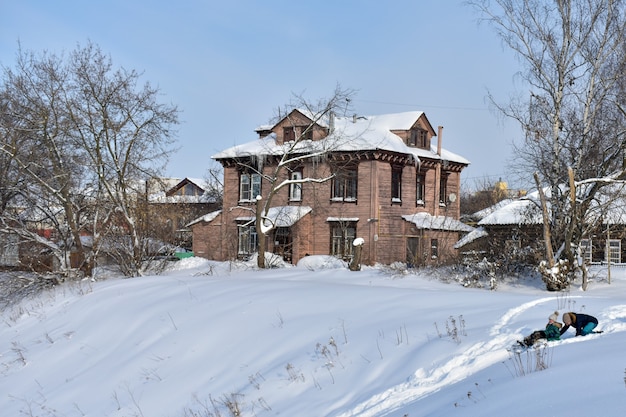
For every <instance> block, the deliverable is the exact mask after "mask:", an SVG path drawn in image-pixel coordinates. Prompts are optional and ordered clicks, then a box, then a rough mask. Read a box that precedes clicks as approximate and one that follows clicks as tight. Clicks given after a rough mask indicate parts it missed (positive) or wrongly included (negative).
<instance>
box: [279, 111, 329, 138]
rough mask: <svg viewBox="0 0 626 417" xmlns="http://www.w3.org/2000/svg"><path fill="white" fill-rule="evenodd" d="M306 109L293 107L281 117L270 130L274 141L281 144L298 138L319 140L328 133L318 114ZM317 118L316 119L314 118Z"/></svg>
mask: <svg viewBox="0 0 626 417" xmlns="http://www.w3.org/2000/svg"><path fill="white" fill-rule="evenodd" d="M305 113H309V112H307V111H306V110H299V109H295V110H292V111H291V113H289V114H288V115H287V116H285V117H283V118H282V119H281V120H280V121H279V122H278V123H276V124H275V125H274V126H273V127H272V128H271V129H270V130H271V132H272V133H274V135H275V136H276V143H277V144H282V143H285V142H288V141H290V140H296V139H300V138H305V139H310V140H319V139H322V138H324V137H326V136H327V135H328V129H327V128H326V124H325V123H324V122H322V120H321V119H320V118H319V116H317V115H314V114H310V115H308V116H307V115H305ZM316 118H317V120H316Z"/></svg>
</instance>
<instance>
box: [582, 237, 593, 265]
mask: <svg viewBox="0 0 626 417" xmlns="http://www.w3.org/2000/svg"><path fill="white" fill-rule="evenodd" d="M591 252H592V251H591V239H581V241H580V255H581V256H582V258H583V259H584V260H585V263H587V265H589V264H591Z"/></svg>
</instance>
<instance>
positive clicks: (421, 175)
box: [415, 171, 426, 206]
mask: <svg viewBox="0 0 626 417" xmlns="http://www.w3.org/2000/svg"><path fill="white" fill-rule="evenodd" d="M415 202H416V203H417V204H418V205H422V206H423V205H424V204H425V203H426V173H425V172H420V171H417V173H416V175H415Z"/></svg>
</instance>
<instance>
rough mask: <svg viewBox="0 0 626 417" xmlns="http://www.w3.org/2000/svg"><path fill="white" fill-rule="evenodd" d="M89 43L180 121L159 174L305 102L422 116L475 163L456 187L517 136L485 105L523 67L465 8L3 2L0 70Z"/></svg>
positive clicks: (242, 138) (502, 162) (192, 166)
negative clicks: (28, 56) (332, 98)
mask: <svg viewBox="0 0 626 417" xmlns="http://www.w3.org/2000/svg"><path fill="white" fill-rule="evenodd" d="M88 40H90V41H92V42H93V43H95V44H97V45H99V46H100V48H101V49H102V50H103V52H104V53H106V54H109V55H110V56H111V58H112V59H113V63H114V65H115V66H116V67H125V68H128V69H135V70H137V71H140V72H143V80H144V81H149V82H151V83H152V84H154V85H157V86H159V88H160V89H161V93H162V94H163V96H162V98H161V99H162V101H167V102H171V103H173V104H175V105H177V106H178V107H179V109H180V110H181V121H182V124H181V125H180V126H179V135H178V141H179V146H180V147H181V149H180V150H179V151H178V152H177V153H176V154H175V155H173V156H172V158H171V162H170V164H169V166H168V169H167V172H166V174H167V175H170V176H175V177H194V178H200V177H203V176H204V175H205V173H206V170H207V168H208V167H209V166H210V156H211V155H213V154H215V153H217V152H218V151H220V150H222V149H224V148H226V147H229V146H232V145H235V144H239V143H244V142H248V141H250V140H254V139H256V134H255V132H254V129H255V128H256V127H257V126H259V125H261V124H264V123H267V122H268V121H269V119H270V118H271V117H272V116H274V114H275V111H276V109H277V108H278V107H282V106H283V105H285V104H286V103H288V102H289V101H291V99H292V97H293V94H294V93H297V94H303V95H304V96H305V97H306V98H308V99H309V100H311V101H317V100H318V99H319V98H323V97H328V96H329V95H330V94H332V92H333V90H334V88H335V86H336V85H337V84H339V85H341V86H342V87H343V88H348V89H354V90H356V92H357V94H356V96H355V97H354V100H353V107H354V111H355V112H357V113H359V114H362V115H368V114H383V113H396V112H403V111H411V110H422V111H424V112H426V115H427V117H428V118H429V120H430V122H431V124H432V125H433V126H435V127H436V126H438V125H442V126H444V131H443V146H444V148H446V149H448V150H450V151H452V152H455V153H458V154H460V155H462V156H463V157H465V158H467V159H469V160H470V161H471V162H472V164H471V165H470V167H469V168H467V169H466V170H464V171H463V182H464V185H467V186H472V185H473V184H474V183H475V182H477V181H478V182H483V181H484V180H485V179H488V180H490V181H495V180H497V179H498V178H503V179H504V180H506V181H507V182H509V183H510V184H511V185H514V182H515V181H514V178H513V177H512V176H510V175H509V173H508V172H507V168H506V167H507V166H508V165H509V164H510V160H511V157H512V154H511V143H512V142H513V141H514V140H516V139H518V138H519V137H520V131H519V129H518V127H517V125H515V124H514V123H513V122H512V121H503V120H501V117H499V116H498V115H497V114H495V113H494V112H493V111H492V110H490V105H489V103H488V102H487V101H486V95H487V92H488V91H490V92H491V93H492V94H493V95H494V96H495V97H496V98H497V99H498V100H499V101H500V102H506V101H508V98H509V97H510V96H511V95H513V94H514V93H515V92H516V91H517V90H519V89H520V86H519V83H518V82H516V81H515V74H516V72H517V71H519V69H520V67H519V64H518V62H517V61H516V59H515V58H514V56H513V55H512V53H511V52H510V51H509V50H506V49H504V48H503V46H502V44H501V42H500V40H499V39H498V38H496V36H495V35H494V34H493V32H492V31H491V30H490V28H489V27H488V26H486V25H478V24H477V16H476V15H475V14H474V12H473V10H471V9H469V8H468V7H467V6H464V5H463V2H462V1H460V0H421V1H414V0H388V1H385V2H382V1H370V0H365V1H357V0H345V1H342V0H336V1H332V2H331V1H320V2H314V3H312V2H294V1H283V0H268V1H253V0H241V1H238V0H232V1H212V0H209V1H200V0H179V1H176V2H172V1H161V0H158V1H157V0H152V1H148V0H132V1H129V0H110V1H82V0H81V1H78V0H60V1H54V2H52V1H46V0H21V1H11V0H0V64H1V65H3V66H10V67H11V66H13V65H14V63H15V56H16V53H17V49H18V42H19V43H21V46H22V49H25V50H32V51H36V52H37V51H44V50H47V51H49V52H55V53H57V54H61V53H63V52H69V51H71V50H73V49H75V48H76V46H77V45H78V44H81V45H84V44H85V43H86V42H87V41H88Z"/></svg>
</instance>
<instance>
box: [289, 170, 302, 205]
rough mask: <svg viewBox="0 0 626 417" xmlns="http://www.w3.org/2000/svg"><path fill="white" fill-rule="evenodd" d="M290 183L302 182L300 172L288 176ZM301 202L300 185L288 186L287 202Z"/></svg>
mask: <svg viewBox="0 0 626 417" xmlns="http://www.w3.org/2000/svg"><path fill="white" fill-rule="evenodd" d="M289 179H290V180H291V181H299V180H302V172H300V171H294V172H292V173H291V175H290V176H289ZM301 200H302V183H292V184H289V201H301Z"/></svg>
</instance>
